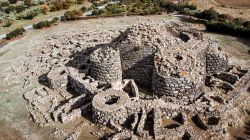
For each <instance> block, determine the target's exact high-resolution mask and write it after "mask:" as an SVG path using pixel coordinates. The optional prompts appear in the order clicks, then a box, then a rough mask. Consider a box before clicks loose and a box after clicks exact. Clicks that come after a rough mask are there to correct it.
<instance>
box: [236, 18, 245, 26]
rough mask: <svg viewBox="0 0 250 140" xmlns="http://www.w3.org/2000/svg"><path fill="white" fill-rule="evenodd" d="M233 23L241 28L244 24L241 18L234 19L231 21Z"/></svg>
mask: <svg viewBox="0 0 250 140" xmlns="http://www.w3.org/2000/svg"><path fill="white" fill-rule="evenodd" d="M233 22H234V23H235V24H236V25H239V26H242V25H243V23H244V22H245V20H244V19H242V18H235V19H234V20H233Z"/></svg>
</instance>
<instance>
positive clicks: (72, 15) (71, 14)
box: [64, 10, 83, 20]
mask: <svg viewBox="0 0 250 140" xmlns="http://www.w3.org/2000/svg"><path fill="white" fill-rule="evenodd" d="M81 16H83V13H82V11H80V10H73V11H66V12H65V13H64V19H65V20H76V19H78V18H79V17H81Z"/></svg>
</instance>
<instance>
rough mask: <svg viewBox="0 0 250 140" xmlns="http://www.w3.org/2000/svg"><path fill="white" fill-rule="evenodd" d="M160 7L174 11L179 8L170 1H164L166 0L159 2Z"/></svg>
mask: <svg viewBox="0 0 250 140" xmlns="http://www.w3.org/2000/svg"><path fill="white" fill-rule="evenodd" d="M160 7H161V8H162V9H164V10H166V11H168V12H174V11H178V10H179V7H178V5H176V4H174V3H172V2H166V1H163V2H161V3H160Z"/></svg>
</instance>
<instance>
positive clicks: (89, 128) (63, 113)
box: [2, 16, 250, 139]
mask: <svg viewBox="0 0 250 140" xmlns="http://www.w3.org/2000/svg"><path fill="white" fill-rule="evenodd" d="M126 18H127V17H125V19H126ZM133 18H135V19H136V18H137V19H140V18H139V17H133ZM161 19H162V17H160V16H159V18H157V17H156V19H155V20H158V21H160V20H161ZM129 20H131V19H129ZM108 22H109V23H105V24H104V23H98V20H97V23H95V24H94V25H96V26H94V25H89V26H86V27H88V28H86V29H84V28H83V30H81V31H77V32H76V31H75V30H73V29H70V30H69V31H63V32H59V33H53V32H52V33H50V34H49V35H45V36H44V37H42V38H41V39H37V38H34V37H33V38H31V40H30V42H29V43H28V45H31V44H32V47H33V48H28V49H27V50H25V51H24V50H22V51H23V52H21V51H20V52H18V53H23V54H25V56H23V55H22V57H23V58H21V59H20V57H19V61H18V60H17V61H16V60H14V61H13V63H12V64H11V65H9V64H6V66H7V67H2V71H3V72H5V74H4V75H2V76H3V82H5V83H6V85H8V84H9V86H13V85H15V84H16V85H18V86H16V88H15V89H14V88H13V89H11V90H10V91H8V90H6V91H5V92H6V94H9V93H11V94H12V95H13V96H15V94H16V93H19V94H20V95H19V96H21V97H22V95H23V97H24V99H26V101H27V102H26V103H25V102H24V103H23V106H22V108H26V109H27V112H28V113H29V115H30V118H31V120H32V121H33V122H35V123H36V124H38V125H39V128H37V129H44V128H45V129H46V131H47V130H49V129H50V130H49V132H46V133H49V137H50V139H86V138H90V139H97V138H110V139H121V138H124V139H126V138H131V139H137V138H143V137H144V138H155V139H161V138H163V137H162V136H163V135H162V133H165V134H166V135H167V136H168V138H170V139H171V138H181V137H188V138H190V137H192V138H194V139H205V138H214V139H218V138H221V139H223V138H225V137H228V136H230V134H231V133H230V131H229V132H228V129H227V128H228V127H230V128H237V127H240V126H243V125H244V124H245V122H244V121H243V120H244V118H245V117H246V116H247V114H248V113H249V112H248V109H249V106H248V105H249V91H248V90H249V89H248V87H249V86H250V85H249V73H247V72H248V67H246V66H242V67H239V66H230V67H229V68H226V69H227V70H223V67H224V64H223V67H222V68H220V69H218V70H219V71H220V72H219V74H218V75H211V76H208V77H209V79H208V80H207V83H204V84H206V85H207V86H206V87H205V89H204V91H205V93H206V94H205V95H199V97H196V101H195V102H194V103H193V104H190V103H188V102H187V104H188V106H187V107H185V108H183V110H182V109H180V110H177V108H180V106H179V105H178V104H179V103H178V102H169V103H168V102H166V101H168V100H169V99H167V100H165V98H155V97H154V96H152V95H146V94H145V92H144V91H143V90H141V86H142V87H143V84H140V83H147V82H143V81H141V78H140V74H138V75H137V77H136V76H135V77H133V75H132V74H131V73H128V74H127V75H126V78H129V79H134V80H135V81H136V83H135V82H134V81H133V80H129V79H128V80H126V79H124V80H122V79H121V77H120V73H119V72H118V73H117V71H118V70H119V69H120V68H124V67H125V70H126V66H128V65H129V64H128V65H124V63H122V65H120V66H119V65H116V66H115V68H117V69H114V73H116V74H115V75H114V78H112V79H109V80H108V81H105V80H106V78H105V75H104V78H103V76H102V74H101V75H100V74H99V71H95V72H96V74H95V73H94V74H93V71H92V72H91V70H93V68H92V69H91V66H93V65H95V68H96V69H97V70H98V69H99V68H102V66H103V65H109V63H107V64H106V63H104V62H105V60H106V59H107V60H115V61H114V63H116V62H119V61H120V60H119V59H118V58H117V57H119V56H116V54H117V52H116V51H113V50H112V49H111V50H107V51H100V52H101V53H100V54H98V55H92V56H89V55H91V54H93V53H94V52H95V50H96V49H98V48H100V49H102V48H105V47H107V46H115V47H121V48H122V47H125V49H124V50H120V51H121V54H122V55H121V56H124V57H121V60H123V58H126V57H128V58H129V56H126V55H125V54H127V53H129V52H128V51H130V50H126V48H129V47H131V46H128V44H133V45H134V46H136V47H139V48H140V47H141V46H152V45H155V46H161V44H160V43H159V44H150V42H151V43H152V42H155V41H154V40H156V41H158V40H157V39H159V38H160V39H164V38H166V37H167V35H166V34H165V33H163V34H160V36H161V35H166V36H161V37H156V36H157V35H156V34H158V33H160V32H159V30H161V28H158V27H157V25H155V26H154V27H155V28H154V27H149V28H144V27H145V25H141V28H137V26H135V27H134V28H133V27H132V28H128V30H126V31H125V29H127V27H128V26H130V25H129V24H134V23H132V22H128V21H127V22H124V18H121V20H118V21H116V20H113V19H112V20H111V21H108ZM141 22H147V23H150V22H151V21H147V18H144V19H141V21H140V22H139V23H141ZM154 22H155V21H154ZM165 22H166V23H171V22H170V21H165ZM111 23H112V24H113V25H114V27H107V24H111ZM114 23H116V24H117V23H120V24H121V25H119V26H118V25H115V24H114ZM163 23H164V22H163ZM84 24H86V23H84ZM172 24H175V22H173V23H171V25H172ZM178 24H179V23H178ZM178 24H177V25H178ZM146 26H147V25H146ZM148 26H151V24H149V25H148ZM182 26H185V27H187V26H189V25H188V24H184V25H182ZM139 27H140V26H139ZM134 29H136V30H137V29H138V30H139V31H138V32H137V31H134ZM176 29H179V27H176ZM145 30H146V31H148V34H147V33H146V32H145ZM183 30H184V29H183ZM123 31H125V32H123ZM130 31H132V33H130V35H131V36H130V39H128V40H127V37H128V36H127V35H128V34H127V32H130ZM187 31H188V30H187ZM121 32H123V33H122V34H121ZM135 33H137V34H135ZM140 33H142V34H140ZM151 33H156V34H151ZM176 33H177V35H178V31H176ZM197 33H198V32H197ZM120 34H121V35H120ZM138 34H140V35H139V36H140V37H142V38H144V37H145V38H144V39H143V41H141V42H139V43H138V41H140V40H136V39H138ZM173 34H174V33H173ZM119 35H120V37H118V36H119ZM124 35H125V41H124ZM148 36H153V37H155V38H153V37H152V38H147V37H148ZM196 36H197V38H198V39H196V40H198V41H197V42H196V43H197V44H198V42H200V41H199V40H202V39H201V38H200V37H201V36H200V34H196ZM116 37H118V38H116ZM169 37H170V38H171V37H173V38H174V37H177V36H173V35H171V34H170V35H169V36H168V38H169ZM114 38H116V39H115V40H113V39H114ZM32 39H36V40H37V41H36V42H33V41H34V40H32ZM186 39H187V36H185V35H180V36H179V39H176V40H172V42H170V44H171V43H172V44H176V42H178V43H179V45H180V46H182V45H184V46H185V45H188V46H192V45H195V44H196V43H193V42H191V44H187V43H186ZM23 40H25V38H24V39H23ZM144 40H145V42H144ZM146 40H147V41H146ZM188 40H189V39H188ZM174 41H175V42H174ZM203 41H204V40H203ZM110 42H111V44H110ZM119 42H123V43H124V44H123V45H120V46H119ZM167 42H168V41H167ZM187 42H188V41H187ZM161 43H162V42H161ZM165 43H166V42H165ZM206 43H208V44H213V43H215V44H216V42H214V41H211V42H209V41H208V42H206ZM204 44H205V43H204ZM25 45H27V44H20V46H25ZM204 46H207V45H204ZM132 47H133V46H132ZM216 47H217V48H218V49H219V50H220V49H221V48H220V47H218V46H216ZM6 48H8V46H7V47H5V48H4V49H6ZM193 49H194V50H195V51H197V50H199V49H201V48H193ZM218 49H217V50H216V51H218ZM195 51H194V52H195ZM11 52H13V51H10V53H11ZM122 52H125V53H122ZM142 52H143V53H145V51H142ZM162 52H164V51H162ZM174 52H180V54H183V53H184V54H185V55H183V56H179V57H178V56H177V57H173V58H177V60H178V59H183V58H182V57H184V58H186V57H191V56H192V55H193V56H196V55H197V56H198V55H200V54H199V53H197V54H195V53H193V54H192V55H191V54H186V53H185V50H183V51H180V50H175V51H174ZM197 52H199V51H197ZM102 53H104V55H103V54H102ZM105 53H107V54H109V53H113V54H114V55H112V56H116V57H109V58H106V57H105V56H106V55H107V54H106V55H105ZM165 53H166V54H168V55H167V56H170V55H171V51H170V52H165ZM123 54H124V55H123ZM146 54H148V53H146ZM163 54H164V53H163ZM15 55H18V54H15ZM135 55H136V54H135ZM158 55H159V56H161V55H162V54H158ZM137 56H139V55H137ZM211 56H212V55H211ZM229 56H230V55H229ZM6 57H8V55H7V56H6ZM12 57H13V55H12ZM131 58H132V57H131ZM190 59H194V58H190ZM221 59H222V60H223V59H227V58H223V57H221ZM100 60H101V62H103V61H104V62H103V63H102V64H99V63H96V61H100ZM126 60H127V59H126ZM169 61H170V62H171V61H174V60H172V59H166V58H164V62H169ZM185 61H186V62H187V63H183V64H182V63H180V64H179V66H180V71H177V73H173V72H174V71H176V70H173V69H170V70H167V71H168V73H170V75H174V74H179V76H186V75H187V73H186V72H182V71H184V70H185V71H187V69H185V67H181V66H183V65H187V66H189V67H193V66H194V65H195V66H196V67H197V70H196V71H192V70H190V71H189V72H190V73H194V76H193V77H192V76H191V77H189V78H187V79H188V80H190V81H191V82H193V83H195V82H196V83H200V81H202V80H204V79H203V78H204V77H203V78H202V76H204V75H205V73H202V72H204V71H202V69H201V68H202V67H201V68H200V67H199V66H198V65H201V66H202V64H200V60H197V62H196V63H193V62H192V61H191V60H189V59H187V60H186V59H185ZM230 61H231V60H230V58H229V64H230ZM108 62H109V61H108ZM112 62H113V61H112ZM128 62H131V61H128ZM2 63H4V62H3V61H2ZM171 64H172V63H171ZM218 65H220V64H218ZM112 66H114V65H112ZM159 67H161V64H159ZM169 67H172V66H169ZM89 68H90V69H89ZM112 69H113V67H112ZM199 70H200V71H199ZM212 70H214V68H213V69H212ZM221 71H225V72H224V73H223V72H221ZM132 72H134V71H132ZM148 72H152V71H151V70H150V69H149V71H145V73H148ZM158 72H159V74H163V73H164V72H166V70H165V69H163V71H162V70H161V71H158ZM123 73H124V72H123ZM212 73H213V72H212ZM215 73H216V74H217V73H218V72H215ZM199 74H200V76H198V75H199ZM19 75H20V76H19ZM143 75H144V77H145V79H147V77H146V76H147V74H143ZM166 76H169V75H166ZM108 77H110V76H108ZM228 77H230V78H228ZM17 78H19V80H18V79H17ZM197 79H198V80H197ZM98 80H100V81H102V82H99V81H98ZM121 80H122V83H119V82H121ZM11 81H13V82H15V81H16V83H13V82H11ZM18 81H21V82H20V83H18ZM117 81H119V82H118V83H117ZM198 81H199V82H198ZM204 81H205V80H204ZM151 82H152V81H150V82H148V85H149V84H150V83H151ZM69 83H71V84H70V85H69ZM79 83H81V84H82V83H84V84H83V85H84V87H81V86H82V85H81V84H79ZM108 83H111V85H110V84H108ZM137 83H139V85H140V86H139V88H138V86H137V85H136V84H137ZM6 85H2V86H3V87H4V88H6V89H8V88H7V86H6ZM79 85H80V86H79ZM110 86H111V88H112V89H110ZM144 86H145V85H144ZM146 86H147V85H146ZM86 89H87V90H86ZM107 89H109V90H107ZM120 89H123V91H121V93H119V92H118V91H117V90H119V91H120ZM112 90H113V91H112ZM99 92H100V93H99ZM102 92H103V93H102ZM171 92H172V90H171ZM173 92H174V91H173ZM86 93H87V94H86ZM97 93H99V94H100V95H99V94H97ZM110 93H112V94H114V95H112V96H115V95H116V93H117V95H121V98H122V99H123V98H124V100H121V104H122V106H123V107H126V104H127V100H128V99H129V100H130V98H131V97H132V98H131V99H133V100H135V101H137V103H135V101H133V100H131V102H130V105H131V106H133V105H134V106H135V108H134V107H132V110H131V111H128V112H130V113H135V112H136V113H139V114H141V117H139V118H140V119H142V120H147V119H149V120H150V119H153V122H154V123H153V124H154V127H160V125H159V124H161V125H164V127H165V129H167V130H168V131H164V132H162V131H159V130H160V129H159V130H158V128H157V129H154V131H153V133H154V134H151V133H152V131H151V130H150V129H151V128H146V129H145V130H147V133H146V132H145V130H144V128H143V127H142V128H141V127H139V126H134V127H136V128H137V132H135V133H134V132H133V131H129V130H128V131H127V129H124V128H123V127H120V126H119V125H117V124H119V123H122V122H124V121H126V120H123V119H120V118H119V115H118V116H116V117H118V118H119V120H118V122H116V120H114V122H113V121H111V122H106V123H105V121H107V119H106V118H98V116H99V115H98V111H95V109H97V110H99V109H103V108H102V107H103V105H101V106H100V107H99V108H98V107H97V108H95V105H97V106H98V103H100V102H101V101H102V100H106V101H107V102H108V104H109V103H110V104H112V102H113V101H110V102H109V100H110V99H108V98H104V99H102V98H103V97H106V96H105V95H109V94H110ZM126 93H130V94H131V95H130V94H128V95H129V96H128V95H127V94H126ZM95 94H97V95H98V96H95V97H94V98H93V96H94V95H95ZM101 95H103V96H101ZM125 95H126V96H125ZM123 96H124V97H123ZM187 96H188V95H187ZM152 98H155V99H154V100H153V99H152ZM92 100H93V102H92ZM99 100H100V101H99ZM151 100H152V102H151ZM181 100H182V99H181ZM94 101H97V102H96V103H95V102H94ZM134 103H135V104H134ZM187 104H186V105H187ZM139 106H141V107H139ZM143 106H145V107H143ZM158 106H162V108H164V107H165V106H166V108H167V111H160V110H159V109H160V108H159V107H158ZM93 107H94V108H93ZM137 107H139V108H140V109H141V110H140V109H139V110H138V108H137ZM169 107H170V108H169ZM128 108H130V107H128ZM133 108H134V109H135V110H137V111H135V110H133ZM149 108H150V109H149ZM166 108H165V109H166ZM181 108H182V107H181ZM190 108H193V109H194V110H195V111H194V110H192V109H190ZM104 109H105V108H104ZM118 109H119V108H118ZM151 109H152V110H151ZM120 110H123V111H124V110H125V109H120ZM187 110H189V111H191V112H192V111H194V112H195V113H196V114H193V116H192V115H191V116H189V115H190V114H189V113H185V112H186V111H187ZM107 111H109V109H107ZM197 111H198V112H197ZM216 111H219V112H216ZM93 112H94V115H92V113H93ZM164 112H165V113H167V114H164ZM209 112H210V114H209ZM95 113H96V114H97V115H95ZM104 113H106V112H105V111H104ZM113 113H114V112H111V114H108V113H107V114H108V115H107V114H105V115H104V116H112V114H113ZM119 113H120V112H119ZM119 113H118V114H119ZM126 113H127V111H125V112H122V117H124V115H125V114H126ZM197 113H198V114H197ZM217 113H218V114H217ZM24 114H25V113H24ZM26 114H27V113H26ZM127 115H129V114H127ZM130 115H132V114H130ZM216 115H221V116H219V117H218V116H216ZM26 116H27V115H26ZM95 116H96V117H97V119H96V118H95ZM139 116H140V115H139ZM161 116H165V117H161ZM208 116H209V117H208ZM137 117H138V116H137ZM137 117H135V118H134V119H136V118H137ZM10 118H11V117H10ZM175 118H176V119H177V121H174V123H171V121H173V120H175ZM137 119H138V118H137ZM206 119H208V120H206ZM209 119H210V121H209ZM102 120H103V121H102ZM111 120H112V119H111ZM160 120H162V121H160ZM193 120H195V121H193ZM197 120H198V124H197V123H196V122H197ZM218 120H220V121H219V123H218ZM236 120H237V121H236ZM238 120H242V121H238ZM119 121H120V122H119ZM157 121H158V122H157ZM135 122H136V121H135ZM143 122H147V121H139V123H138V124H136V125H144V124H143ZM148 122H149V126H151V125H152V124H151V123H152V122H151V121H148ZM216 122H217V123H216ZM94 123H96V124H99V125H95V124H94ZM107 123H109V125H108V124H107ZM158 123H159V124H158ZM214 123H216V125H215V124H214ZM100 124H101V125H100ZM106 125H107V127H106ZM145 125H147V124H145ZM200 125H201V126H200ZM213 125H215V126H213ZM131 126H132V128H133V124H131ZM15 127H17V128H20V127H24V126H15ZM26 128H27V127H26ZM29 128H31V127H29ZM125 128H126V127H125ZM139 128H141V129H139ZM45 129H44V130H45ZM132 130H133V129H132ZM117 132H118V133H117ZM177 132H178V133H177ZM227 132H228V133H227ZM21 133H22V135H24V136H26V138H27V139H30V138H31V137H33V138H37V139H39V138H40V139H43V138H42V137H41V136H39V135H41V134H38V133H36V135H33V134H30V132H27V131H26V132H25V131H22V132H21ZM25 133H26V134H25ZM34 134H35V133H34ZM135 134H136V135H135ZM175 134H178V135H175ZM171 136H172V137H171Z"/></svg>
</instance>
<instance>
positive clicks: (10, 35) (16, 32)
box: [6, 28, 25, 40]
mask: <svg viewBox="0 0 250 140" xmlns="http://www.w3.org/2000/svg"><path fill="white" fill-rule="evenodd" d="M24 32H25V30H24V28H17V29H15V30H13V31H11V32H10V33H8V34H6V39H7V40H10V39H13V38H15V37H17V36H20V35H22V34H23V33H24Z"/></svg>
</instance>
